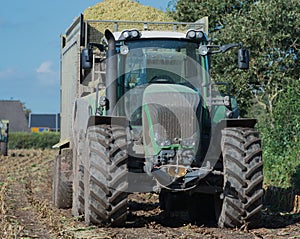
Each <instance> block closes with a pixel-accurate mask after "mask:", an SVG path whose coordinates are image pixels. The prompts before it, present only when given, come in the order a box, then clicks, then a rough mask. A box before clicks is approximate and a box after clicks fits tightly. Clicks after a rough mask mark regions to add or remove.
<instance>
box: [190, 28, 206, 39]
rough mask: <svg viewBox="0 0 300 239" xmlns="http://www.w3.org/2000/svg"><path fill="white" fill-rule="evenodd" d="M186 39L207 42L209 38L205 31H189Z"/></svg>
mask: <svg viewBox="0 0 300 239" xmlns="http://www.w3.org/2000/svg"><path fill="white" fill-rule="evenodd" d="M186 38H188V39H197V40H202V41H207V36H206V34H205V33H204V32H203V31H196V30H188V31H187V33H186Z"/></svg>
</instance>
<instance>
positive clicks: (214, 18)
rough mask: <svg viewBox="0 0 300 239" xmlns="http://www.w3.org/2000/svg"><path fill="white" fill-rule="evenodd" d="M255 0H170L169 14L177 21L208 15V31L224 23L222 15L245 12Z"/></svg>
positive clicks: (190, 20) (191, 19)
mask: <svg viewBox="0 0 300 239" xmlns="http://www.w3.org/2000/svg"><path fill="white" fill-rule="evenodd" d="M254 2H256V1H255V0H210V1H205V0H191V1H189V0H178V1H175V0H172V1H170V2H169V5H168V12H169V14H170V15H171V16H172V17H173V18H174V19H175V20H177V21H187V22H194V21H197V20H198V19H200V18H201V17H203V16H208V17H209V25H210V31H211V32H213V31H216V30H218V29H220V27H222V26H223V25H224V17H225V16H226V15H227V14H231V13H234V12H241V11H242V12H247V11H248V9H249V6H250V5H251V4H253V3H254Z"/></svg>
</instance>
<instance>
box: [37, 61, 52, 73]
mask: <svg viewBox="0 0 300 239" xmlns="http://www.w3.org/2000/svg"><path fill="white" fill-rule="evenodd" d="M52 66H53V63H52V62H51V61H45V62H43V63H42V64H41V65H40V66H39V68H37V69H36V72H37V73H46V74H48V73H53V72H54V71H53V70H52Z"/></svg>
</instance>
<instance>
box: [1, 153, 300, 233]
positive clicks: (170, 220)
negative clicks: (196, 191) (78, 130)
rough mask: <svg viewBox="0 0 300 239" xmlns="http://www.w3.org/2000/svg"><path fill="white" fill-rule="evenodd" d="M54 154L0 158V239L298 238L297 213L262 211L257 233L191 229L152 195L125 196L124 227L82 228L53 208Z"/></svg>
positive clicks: (208, 226)
mask: <svg viewBox="0 0 300 239" xmlns="http://www.w3.org/2000/svg"><path fill="white" fill-rule="evenodd" d="M56 154H57V151H54V150H12V151H9V155H8V156H7V157H5V156H1V158H0V228H1V230H0V238H24V239H29V238H182V239H184V238H186V239H187V238H191V239H192V238H242V239H248V238H254V239H258V238H291V239H292V238H293V239H294V238H300V215H299V213H280V212H276V213H274V212H273V213H271V212H270V211H269V210H268V209H264V211H263V218H262V220H261V222H260V226H259V227H258V228H256V229H248V228H246V227H243V228H235V229H220V228H218V227H217V226H216V225H214V224H211V223H204V224H203V225H193V224H191V222H190V221H189V219H188V216H187V215H186V213H185V212H179V213H174V214H172V215H170V214H167V213H166V212H164V211H162V210H161V209H160V208H159V205H158V198H157V195H155V194H150V193H148V194H132V195H130V207H129V210H130V212H129V215H128V220H127V223H126V225H125V226H124V227H122V228H118V227H109V226H105V227H95V226H87V225H85V224H84V222H83V221H82V218H80V217H79V218H78V217H77V218H75V217H72V215H71V210H70V209H68V210H59V209H57V208H54V207H53V206H52V203H51V201H52V196H51V187H52V170H53V160H54V158H55V157H56Z"/></svg>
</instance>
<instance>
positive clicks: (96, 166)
mask: <svg viewBox="0 0 300 239" xmlns="http://www.w3.org/2000/svg"><path fill="white" fill-rule="evenodd" d="M127 161H128V156H127V141H126V132H125V128H124V127H122V126H115V125H96V126H91V127H89V128H88V132H87V137H86V157H85V165H84V166H85V167H84V196H85V198H84V201H85V222H86V223H87V224H91V223H92V224H103V223H104V224H111V225H114V226H116V225H122V224H123V223H125V221H126V217H127V206H128V202H127V197H128V193H127V188H128V183H127V180H126V177H127V173H128V170H127Z"/></svg>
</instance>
